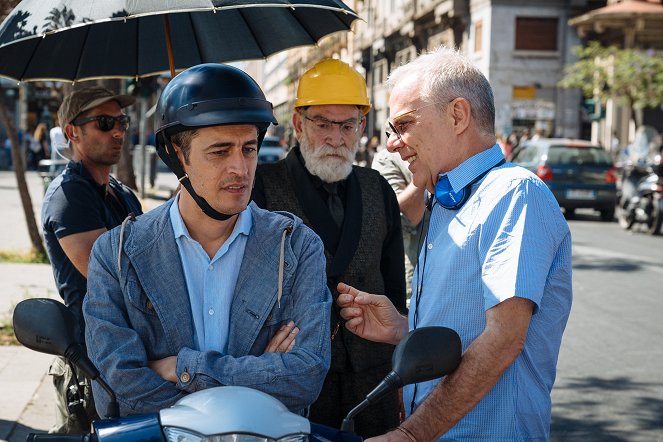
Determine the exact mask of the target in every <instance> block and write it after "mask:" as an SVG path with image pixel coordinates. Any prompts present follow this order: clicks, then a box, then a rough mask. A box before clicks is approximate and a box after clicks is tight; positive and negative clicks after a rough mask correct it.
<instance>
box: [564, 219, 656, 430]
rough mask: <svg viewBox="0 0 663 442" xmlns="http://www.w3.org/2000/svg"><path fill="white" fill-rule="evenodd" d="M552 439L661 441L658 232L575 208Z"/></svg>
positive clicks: (570, 222) (572, 220)
mask: <svg viewBox="0 0 663 442" xmlns="http://www.w3.org/2000/svg"><path fill="white" fill-rule="evenodd" d="M569 226H570V228H571V233H572V235H573V294H574V300H573V307H572V309H571V316H570V318H569V323H568V326H567V329H566V333H565V335H564V340H563V343H562V349H561V354H560V358H559V363H558V371H557V381H556V383H555V386H554V388H553V394H552V396H553V420H552V428H551V440H553V441H567V440H582V441H663V374H662V373H663V372H662V368H663V345H662V344H661V343H662V342H663V236H657V237H652V236H649V235H646V234H643V233H631V232H627V231H624V230H623V229H621V228H620V227H619V226H618V224H617V223H614V222H613V223H602V222H600V221H598V215H594V214H593V213H592V212H591V211H590V212H578V214H577V216H576V218H575V219H571V220H569Z"/></svg>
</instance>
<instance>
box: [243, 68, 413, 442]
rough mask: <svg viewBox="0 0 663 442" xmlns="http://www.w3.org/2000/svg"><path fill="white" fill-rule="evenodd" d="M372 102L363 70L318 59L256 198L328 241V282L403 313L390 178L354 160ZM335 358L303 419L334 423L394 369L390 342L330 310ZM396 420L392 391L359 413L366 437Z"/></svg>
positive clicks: (261, 170)
mask: <svg viewBox="0 0 663 442" xmlns="http://www.w3.org/2000/svg"><path fill="white" fill-rule="evenodd" d="M369 109H370V103H369V99H368V96H367V93H366V82H365V81H364V78H363V77H362V76H361V75H360V74H359V73H358V72H357V71H356V70H355V69H353V68H352V67H350V66H349V65H347V64H346V63H343V62H342V61H340V60H331V59H329V60H323V61H321V62H319V63H317V64H316V65H315V66H313V67H312V68H311V69H309V70H308V71H306V72H305V73H304V74H303V75H302V77H301V78H300V80H299V84H298V88H297V97H296V100H295V112H294V113H293V117H292V123H293V126H294V128H295V136H296V138H297V141H298V145H296V146H295V147H293V148H292V149H291V150H290V152H289V153H288V155H287V156H286V158H285V159H283V160H281V161H279V162H276V163H273V164H265V165H260V166H259V167H258V171H257V173H256V183H255V188H254V191H253V199H254V201H255V202H256V203H257V204H258V205H259V206H260V207H263V208H265V209H268V210H286V211H288V212H292V213H294V214H295V215H297V216H299V217H301V218H302V219H303V221H304V222H305V223H306V225H308V226H310V227H311V228H312V229H313V230H314V231H315V232H316V233H317V234H318V235H320V237H321V238H322V241H323V243H324V245H325V257H326V264H327V266H326V270H327V271H326V274H327V285H328V287H329V288H330V290H331V291H332V295H333V297H334V298H335V297H336V296H337V292H336V285H337V283H338V282H339V281H342V280H348V281H352V282H353V284H356V285H357V286H359V287H363V289H364V290H372V291H374V292H377V293H384V294H386V295H387V296H389V298H390V299H391V300H392V302H393V304H394V305H395V306H397V308H399V309H400V310H401V311H405V278H404V267H403V239H402V234H401V225H400V224H401V223H400V216H399V213H400V211H399V208H398V202H397V201H396V195H395V194H394V191H393V190H392V189H391V187H389V183H387V181H386V180H385V179H384V178H383V177H381V176H380V174H379V173H378V172H376V171H375V170H372V169H370V168H365V167H359V166H353V165H352V163H353V161H354V159H355V155H356V152H357V149H358V145H359V139H360V137H361V135H362V133H363V131H364V127H365V125H366V118H365V115H366V113H368V111H369ZM331 327H332V329H331V341H332V342H331V346H332V362H331V368H330V370H329V374H328V375H327V378H326V379H325V384H324V386H323V389H322V392H321V393H320V397H319V398H318V400H317V401H316V402H315V404H313V406H312V407H311V413H310V418H311V420H312V421H313V422H318V423H321V424H324V425H328V426H331V427H334V428H339V427H340V425H341V423H342V420H343V418H344V417H345V415H346V414H347V413H348V412H349V411H350V410H351V409H352V408H353V407H354V406H355V405H357V404H358V403H359V402H361V401H362V400H363V399H364V398H365V397H366V394H367V393H368V392H369V391H370V390H371V389H372V388H373V387H375V386H376V385H377V384H378V383H379V382H380V381H381V380H382V378H383V377H384V376H385V375H386V374H387V373H389V371H390V369H391V355H392V352H393V348H394V347H393V346H392V345H390V344H376V343H372V342H369V341H367V340H365V339H361V338H358V337H356V336H355V335H353V334H352V333H350V332H348V331H347V330H345V327H343V321H342V320H341V317H340V316H339V314H338V309H337V308H335V309H334V310H333V311H332V323H331ZM396 425H398V396H397V394H396V392H394V393H392V394H391V395H389V396H388V397H386V398H384V399H382V400H381V401H380V402H378V403H376V404H375V405H373V406H372V407H371V408H370V409H368V410H365V412H363V413H361V414H360V415H359V416H357V420H356V424H355V429H356V430H357V433H358V434H360V435H362V436H364V437H368V436H372V435H376V434H381V433H382V432H384V431H386V430H387V429H389V428H393V427H394V426H396Z"/></svg>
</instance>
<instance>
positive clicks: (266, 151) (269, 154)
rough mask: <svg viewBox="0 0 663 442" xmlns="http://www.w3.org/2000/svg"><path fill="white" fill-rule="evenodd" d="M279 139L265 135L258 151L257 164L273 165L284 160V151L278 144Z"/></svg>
mask: <svg viewBox="0 0 663 442" xmlns="http://www.w3.org/2000/svg"><path fill="white" fill-rule="evenodd" d="M279 141H280V140H279V137H275V136H273V135H266V136H265V139H264V140H262V144H261V145H260V150H259V151H258V164H263V163H274V162H276V161H278V160H280V159H283V158H285V154H286V151H285V149H284V148H283V146H281V143H280V142H279Z"/></svg>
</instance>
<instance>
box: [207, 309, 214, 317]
mask: <svg viewBox="0 0 663 442" xmlns="http://www.w3.org/2000/svg"><path fill="white" fill-rule="evenodd" d="M207 313H208V314H209V315H210V316H212V315H213V314H214V309H213V308H211V309H209V310H207Z"/></svg>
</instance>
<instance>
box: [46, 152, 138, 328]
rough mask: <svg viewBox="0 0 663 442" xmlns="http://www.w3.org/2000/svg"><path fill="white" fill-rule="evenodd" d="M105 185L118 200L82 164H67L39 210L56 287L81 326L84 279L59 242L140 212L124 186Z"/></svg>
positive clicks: (111, 180)
mask: <svg viewBox="0 0 663 442" xmlns="http://www.w3.org/2000/svg"><path fill="white" fill-rule="evenodd" d="M108 185H109V186H110V187H111V188H112V189H113V191H114V192H115V195H117V196H118V198H119V200H118V199H116V198H114V197H113V196H112V195H111V194H110V193H108V192H107V191H106V185H104V184H98V183H97V182H96V181H94V179H93V178H92V176H91V175H90V173H89V172H88V171H87V169H85V167H84V166H83V163H82V162H80V161H70V162H69V163H68V164H67V167H66V168H65V170H64V171H62V173H61V174H60V175H58V176H57V177H56V178H55V179H54V180H53V182H52V183H51V184H50V185H49V186H48V189H47V190H46V195H44V202H43V205H42V209H41V222H42V227H43V231H44V241H45V243H46V251H47V252H48V257H49V259H50V260H51V266H52V267H53V275H54V276H55V285H56V287H57V289H58V292H59V293H60V296H62V299H63V300H64V302H65V304H66V305H67V306H68V307H69V309H70V310H71V311H72V313H74V315H75V316H76V317H77V319H78V320H79V324H80V325H81V326H82V325H83V314H82V310H81V308H82V304H83V296H85V292H86V291H87V280H86V279H85V277H84V276H83V275H82V274H81V273H80V272H79V271H78V270H76V267H74V265H73V264H72V262H71V261H70V260H69V258H67V255H65V253H64V251H63V250H62V247H61V246H60V243H59V241H58V240H59V239H60V238H64V237H65V236H69V235H73V234H75V233H83V232H88V231H90V230H96V229H100V228H104V227H105V228H106V229H108V230H110V229H112V228H113V227H116V226H118V225H120V224H121V223H122V221H123V220H124V219H125V218H126V217H127V215H128V214H129V213H130V212H133V214H134V215H136V216H138V215H140V214H141V213H142V210H141V205H140V202H139V201H138V199H137V198H136V196H135V195H134V194H133V192H131V190H130V189H129V188H128V187H127V186H125V185H123V184H122V183H120V182H119V181H117V180H116V179H115V178H113V177H110V182H109V184H108ZM81 331H82V328H81Z"/></svg>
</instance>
